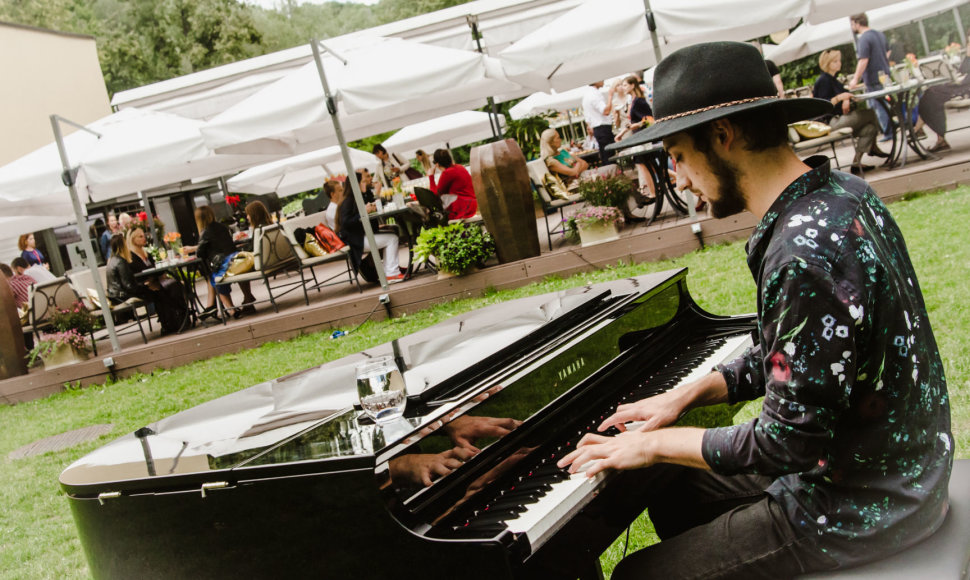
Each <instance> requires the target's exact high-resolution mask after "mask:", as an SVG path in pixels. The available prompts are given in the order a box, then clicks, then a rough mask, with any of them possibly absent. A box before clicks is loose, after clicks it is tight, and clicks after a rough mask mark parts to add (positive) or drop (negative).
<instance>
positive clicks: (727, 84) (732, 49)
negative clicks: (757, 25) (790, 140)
mask: <svg viewBox="0 0 970 580" xmlns="http://www.w3.org/2000/svg"><path fill="white" fill-rule="evenodd" d="M653 78H654V85H653V113H654V117H655V118H656V122H655V123H654V124H652V125H650V126H649V127H647V128H646V129H644V130H642V131H638V132H637V133H635V134H634V135H633V136H632V137H630V138H629V139H627V140H625V141H622V142H621V143H618V144H617V145H618V146H620V147H623V148H626V147H630V146H631V145H637V144H640V143H648V142H652V141H659V140H660V139H663V138H664V137H666V136H668V135H673V134H674V133H679V132H681V131H684V130H685V129H690V128H691V127H696V126H698V125H702V124H704V123H707V122H710V121H713V120H715V119H720V118H722V117H727V116H729V115H733V114H735V113H740V112H742V111H750V110H752V109H760V108H763V107H780V108H781V109H782V110H783V111H784V112H785V114H786V117H787V119H788V122H789V123H794V122H795V121H801V120H804V119H809V118H812V117H818V116H820V115H824V114H826V113H830V112H832V103H830V102H829V101H825V100H822V99H811V98H800V99H779V98H778V90H777V89H776V88H775V84H774V83H773V82H772V80H771V75H770V74H769V73H768V67H767V65H765V60H764V58H763V57H762V56H761V53H760V52H759V51H758V49H757V48H755V47H754V46H752V45H750V44H746V43H743V42H707V43H703V44H695V45H693V46H688V47H686V48H682V49H680V50H678V51H676V52H673V53H671V54H670V55H669V56H667V58H665V59H663V60H662V61H660V64H658V65H657V68H656V70H654V75H653Z"/></svg>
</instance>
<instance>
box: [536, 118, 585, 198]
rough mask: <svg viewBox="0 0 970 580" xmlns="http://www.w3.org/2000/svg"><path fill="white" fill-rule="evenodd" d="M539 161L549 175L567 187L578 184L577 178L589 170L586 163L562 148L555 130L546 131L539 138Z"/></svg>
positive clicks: (560, 139)
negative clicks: (555, 177) (561, 181)
mask: <svg viewBox="0 0 970 580" xmlns="http://www.w3.org/2000/svg"><path fill="white" fill-rule="evenodd" d="M539 159H542V160H543V161H544V162H545V164H546V167H548V168H549V172H550V173H553V174H555V175H558V176H559V177H560V178H561V179H562V180H563V182H564V183H565V184H566V185H567V186H568V187H572V186H573V184H574V183H578V178H579V176H580V175H582V173H583V172H584V171H586V170H587V169H588V168H589V164H588V163H586V162H585V161H583V160H582V159H579V158H578V157H573V156H572V155H570V154H569V151H566V150H565V149H563V148H562V138H561V137H559V133H558V132H557V131H556V130H555V129H546V130H545V131H543V132H542V135H540V136H539Z"/></svg>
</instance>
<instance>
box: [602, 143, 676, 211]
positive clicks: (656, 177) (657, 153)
mask: <svg viewBox="0 0 970 580" xmlns="http://www.w3.org/2000/svg"><path fill="white" fill-rule="evenodd" d="M607 151H619V152H618V153H617V154H616V155H614V156H613V157H610V161H612V162H613V163H616V164H617V165H624V164H627V163H633V162H634V160H636V161H639V160H640V158H642V159H643V162H644V163H645V164H646V166H647V169H648V170H650V177H651V178H652V179H653V185H654V189H655V191H656V196H657V201H655V202H654V204H653V215H651V216H650V219H649V220H648V221H647V225H650V224H651V223H653V221H654V220H656V219H657V218H658V217H659V216H660V212H662V211H663V204H664V200H667V203H669V204H670V207H672V208H673V209H674V211H676V212H679V213H681V214H683V215H687V214H688V213H689V211H690V210H689V209H688V207H687V203H686V202H685V201H684V200H682V199H681V198H680V196H678V195H677V193H676V192H675V191H674V188H673V187H671V186H670V175H669V174H668V173H667V152H666V151H665V150H664V148H663V144H662V143H645V144H643V145H634V146H633V147H627V148H624V147H623V142H622V141H621V142H620V143H616V144H614V145H610V146H609V147H607Z"/></svg>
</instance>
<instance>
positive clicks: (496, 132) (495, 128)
mask: <svg viewBox="0 0 970 580" xmlns="http://www.w3.org/2000/svg"><path fill="white" fill-rule="evenodd" d="M465 22H467V23H468V26H469V27H470V28H471V29H472V40H474V41H475V46H476V50H477V51H478V54H485V50H484V49H483V48H482V35H481V33H480V32H479V31H478V15H476V14H468V15H466V16H465ZM486 100H487V101H488V107H489V111H490V113H491V115H490V116H489V118H488V123H489V125H491V126H492V135H493V136H494V137H495V138H496V139H501V138H502V137H504V133H503V132H502V122H501V121H500V120H499V115H498V107H496V106H495V99H494V98H492V97H491V96H489V97H488V98H487V99H486Z"/></svg>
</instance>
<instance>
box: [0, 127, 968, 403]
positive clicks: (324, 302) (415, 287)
mask: <svg viewBox="0 0 970 580" xmlns="http://www.w3.org/2000/svg"><path fill="white" fill-rule="evenodd" d="M961 117H965V118H961ZM950 118H951V122H952V123H953V126H955V127H964V126H967V125H970V123H968V121H970V112H966V113H959V114H954V113H951V114H950ZM947 138H948V139H947V140H948V141H949V142H950V144H951V145H952V147H953V148H952V150H951V151H948V152H946V153H944V154H943V156H942V157H940V158H937V159H928V160H920V159H919V158H918V157H915V155H910V157H909V161H908V163H907V165H906V167H904V168H898V169H894V170H885V169H881V168H880V169H877V170H874V171H872V172H870V173H869V174H867V176H866V178H867V179H868V180H869V182H870V183H871V184H872V185H873V187H874V188H875V189H876V191H877V192H878V193H879V195H880V196H881V197H882V198H883V199H885V200H886V201H887V202H892V201H895V200H897V199H899V198H900V197H901V196H903V195H904V194H906V193H909V192H913V191H925V190H934V189H941V188H942V189H947V188H953V187H955V186H957V185H959V184H963V183H968V182H970V131H957V132H954V133H950V134H948V135H947ZM932 139H933V137H930V140H929V141H927V144H929V143H932ZM838 156H839V159H840V160H841V161H842V162H843V163H846V166H847V164H848V162H849V161H850V160H851V156H852V152H851V150H850V149H849V148H848V147H847V146H843V147H842V148H840V149H839V150H838ZM868 161H869V162H873V161H877V160H874V159H868ZM550 219H552V217H550ZM695 223H697V224H700V227H701V236H702V238H703V241H704V243H705V244H707V245H711V244H719V243H724V242H730V241H734V240H739V239H744V238H746V237H747V236H748V234H749V233H750V231H751V229H752V228H753V227H754V225H755V223H756V222H755V219H754V217H753V216H752V215H751V214H749V213H743V214H740V215H737V216H733V217H730V218H726V219H721V220H715V219H711V218H709V217H707V216H706V215H699V216H698V217H697V218H693V219H692V218H687V217H675V216H673V215H670V214H665V215H664V216H663V218H662V219H661V220H660V221H658V222H656V223H654V224H651V225H650V226H645V225H642V224H636V225H634V226H632V227H631V226H629V225H628V226H627V227H625V228H624V229H623V231H622V232H621V235H620V238H619V239H618V240H616V241H613V242H606V243H603V244H599V245H596V246H592V247H589V248H581V247H579V246H578V245H575V244H571V243H568V242H566V241H564V240H562V239H560V240H558V241H554V242H553V246H554V247H553V249H552V251H548V248H547V246H546V243H545V229H544V226H543V225H542V223H541V221H540V222H539V224H538V227H539V237H540V240H541V247H542V249H543V253H542V255H540V256H538V257H536V258H532V259H528V260H522V261H519V262H513V263H509V264H501V265H494V266H489V267H487V268H484V269H482V270H481V271H479V272H477V273H474V274H470V275H467V276H462V277H459V278H448V279H444V280H438V279H436V277H435V276H434V275H433V274H430V273H427V272H421V273H419V274H418V275H416V276H415V277H414V278H412V279H411V280H409V281H407V282H403V283H400V284H396V285H393V286H391V289H390V292H389V296H390V305H391V309H392V312H393V314H394V315H399V314H402V313H410V312H416V311H418V310H421V309H424V308H426V307H428V306H429V305H431V304H433V303H436V302H441V301H447V300H453V299H456V298H461V297H470V296H479V295H481V294H482V292H483V291H484V290H485V289H486V288H499V289H504V288H515V287H519V286H524V285H527V284H530V283H532V282H537V281H541V280H542V279H543V278H545V277H546V276H550V275H558V276H569V275H572V274H576V273H579V272H583V271H590V270H595V269H599V268H602V267H604V266H607V265H610V264H615V263H617V262H618V261H621V260H622V261H625V262H630V261H636V262H645V261H655V260H660V259H665V258H673V257H677V256H681V255H683V254H686V253H689V252H691V251H694V250H696V249H698V248H699V247H700V241H699V240H698V237H697V236H696V235H695V234H694V233H693V232H692V231H691V226H692V225H693V224H695ZM405 251H406V250H405ZM402 255H406V254H403V253H402ZM321 271H322V268H321V270H318V274H319V273H320V272H321ZM261 286H262V285H261V284H259V283H256V284H253V290H254V292H255V293H256V295H257V297H258V298H259V297H263V296H265V290H264V289H262V288H261ZM200 291H201V292H205V290H203V289H202V288H201V286H200ZM260 292H263V293H264V294H262V295H261V294H260ZM381 294H382V292H381V289H380V287H379V286H374V285H372V286H370V287H365V289H364V292H363V293H358V292H357V291H356V289H355V288H354V287H352V286H350V285H349V284H347V285H340V286H333V287H328V288H324V289H323V291H322V292H316V291H312V292H311V294H310V305H309V306H306V305H305V304H304V302H303V295H302V293H300V292H294V293H292V294H290V295H288V296H286V297H285V298H284V299H283V300H282V301H281V302H280V312H279V313H278V314H277V313H274V311H273V308H272V306H271V305H270V304H269V303H265V304H261V305H259V306H257V313H256V314H255V315H251V316H247V317H244V318H242V319H240V320H230V321H229V322H228V323H227V324H226V325H225V326H223V325H221V324H219V325H211V326H208V327H196V328H194V329H191V330H188V331H186V332H184V333H182V334H180V335H177V336H166V337H159V336H158V327H157V325H155V331H154V332H153V333H152V335H151V336H150V339H149V342H148V344H147V345H146V344H142V342H141V339H140V338H139V337H137V336H130V335H129V336H125V337H122V338H121V340H122V343H121V345H122V349H121V350H120V351H119V352H110V350H111V347H110V344H109V343H108V341H107V340H101V341H99V350H100V356H99V357H96V358H92V359H90V360H88V361H85V362H81V363H77V364H74V365H70V366H66V367H61V368H58V369H55V370H52V371H45V370H44V369H43V368H42V367H38V368H34V369H32V370H31V372H30V373H29V374H27V375H24V376H21V377H15V378H12V379H7V380H4V381H0V401H2V402H5V403H8V404H13V403H19V402H24V401H30V400H33V399H37V398H40V397H45V396H47V395H49V394H51V393H54V392H57V391H60V390H62V389H63V388H64V385H65V384H71V385H78V384H80V385H82V386H83V385H89V384H100V383H103V382H104V381H105V380H106V378H107V376H108V374H109V371H108V368H106V366H105V364H104V358H105V357H106V356H110V357H112V358H113V360H114V372H115V373H116V375H117V376H121V377H124V376H127V375H130V374H133V373H136V372H143V373H148V372H151V371H152V370H154V369H159V368H170V367H175V366H179V365H183V364H186V363H189V362H193V361H197V360H204V359H208V358H211V357H213V356H217V355H220V354H225V353H230V352H236V351H240V350H244V349H247V348H252V347H255V346H258V345H260V344H263V343H265V342H268V341H274V340H282V339H288V338H292V337H294V336H298V335H300V334H305V333H310V332H316V331H320V330H325V329H328V328H334V327H341V326H348V325H352V324H356V323H359V322H360V321H362V320H364V319H365V318H366V317H367V316H368V315H370V314H371V312H372V311H373V315H372V317H373V318H383V317H384V316H385V312H384V308H383V307H381V306H380V305H379V302H378V300H379V296H380V295H381ZM235 298H236V299H237V300H238V292H236V293H235Z"/></svg>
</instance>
